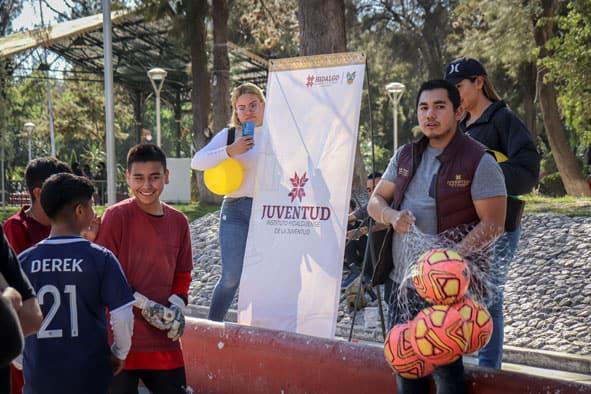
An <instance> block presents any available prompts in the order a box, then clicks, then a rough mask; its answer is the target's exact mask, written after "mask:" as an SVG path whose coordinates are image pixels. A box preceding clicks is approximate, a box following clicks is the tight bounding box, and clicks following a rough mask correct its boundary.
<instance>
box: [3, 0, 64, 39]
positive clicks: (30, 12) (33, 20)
mask: <svg viewBox="0 0 591 394" xmlns="http://www.w3.org/2000/svg"><path fill="white" fill-rule="evenodd" d="M48 3H50V4H51V6H52V7H53V8H55V9H56V10H58V11H60V12H64V13H66V11H67V10H68V7H67V6H66V3H65V2H64V1H62V0H49V1H48ZM56 18H57V14H55V13H54V12H53V11H51V10H50V9H49V8H48V7H47V6H46V5H45V4H43V20H44V22H45V24H46V25H47V24H50V23H55V22H56ZM40 25H41V16H40V13H39V1H38V0H33V1H26V2H25V4H24V5H23V10H22V12H21V14H20V15H19V16H18V17H17V18H16V19H15V20H14V22H13V23H12V28H13V30H14V31H18V30H22V29H24V30H29V29H31V28H32V27H35V26H40Z"/></svg>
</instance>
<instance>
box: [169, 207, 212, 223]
mask: <svg viewBox="0 0 591 394" xmlns="http://www.w3.org/2000/svg"><path fill="white" fill-rule="evenodd" d="M173 207H175V208H176V209H178V210H179V211H181V212H182V213H184V214H185V215H186V216H187V218H189V222H192V221H193V220H195V219H199V218H200V217H201V216H205V215H207V214H208V213H211V212H215V211H217V210H218V209H220V206H219V205H201V204H200V203H192V204H182V205H173Z"/></svg>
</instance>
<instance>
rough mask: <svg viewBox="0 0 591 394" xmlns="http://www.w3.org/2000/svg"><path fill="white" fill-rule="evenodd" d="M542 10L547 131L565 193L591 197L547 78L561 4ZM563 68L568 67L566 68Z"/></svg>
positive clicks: (539, 31) (538, 17)
mask: <svg viewBox="0 0 591 394" xmlns="http://www.w3.org/2000/svg"><path fill="white" fill-rule="evenodd" d="M541 6H542V7H541V10H540V11H539V12H538V13H536V14H535V15H534V17H533V18H532V19H533V20H532V22H533V25H534V27H535V34H534V36H535V39H536V45H537V50H538V53H539V55H538V56H539V58H540V59H541V60H542V61H540V62H539V63H538V87H539V92H540V94H539V96H540V106H541V107H542V115H543V118H544V127H545V129H546V134H547V136H548V140H549V142H550V147H551V149H552V156H553V157H554V161H555V162H556V166H557V167H558V171H559V172H560V177H561V179H562V183H563V184H564V188H565V189H566V192H567V193H568V194H570V195H573V196H591V188H590V187H589V184H588V183H587V182H586V180H585V178H584V177H583V173H582V169H581V166H580V165H579V163H578V162H577V160H576V158H575V154H574V152H573V149H572V148H571V146H570V144H569V140H568V136H567V132H566V129H565V127H564V124H563V122H562V117H561V113H560V108H559V106H558V97H559V94H558V92H557V89H556V87H555V85H554V83H553V82H552V80H551V78H547V75H548V68H547V67H545V66H544V64H543V59H545V58H552V57H553V56H554V50H553V48H552V47H553V46H552V40H553V39H554V38H555V37H557V34H556V30H555V27H556V26H555V21H556V18H555V17H556V16H557V14H558V10H559V3H558V1H557V0H541ZM564 67H568V66H567V65H566V64H564Z"/></svg>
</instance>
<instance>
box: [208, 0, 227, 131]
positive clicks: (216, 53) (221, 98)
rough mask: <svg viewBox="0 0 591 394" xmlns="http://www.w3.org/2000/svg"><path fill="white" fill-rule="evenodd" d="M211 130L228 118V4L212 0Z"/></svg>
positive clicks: (222, 125) (215, 129) (223, 123)
mask: <svg viewBox="0 0 591 394" xmlns="http://www.w3.org/2000/svg"><path fill="white" fill-rule="evenodd" d="M212 13H213V43H214V44H213V45H214V46H213V131H214V132H218V131H219V130H221V129H223V128H224V127H225V126H226V125H227V124H228V121H229V120H230V116H231V108H230V58H229V57H228V44H227V41H228V38H227V36H228V5H227V2H226V0H213V11H212Z"/></svg>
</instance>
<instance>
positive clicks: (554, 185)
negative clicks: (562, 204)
mask: <svg viewBox="0 0 591 394" xmlns="http://www.w3.org/2000/svg"><path fill="white" fill-rule="evenodd" d="M540 193H541V194H543V195H545V196H550V197H562V196H565V195H566V189H565V188H564V185H563V184H562V179H560V173H558V172H554V173H552V174H549V175H546V176H545V177H543V178H542V179H541V180H540Z"/></svg>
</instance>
